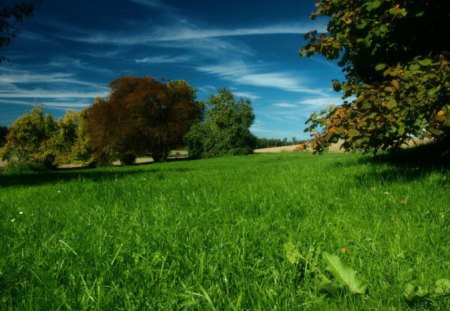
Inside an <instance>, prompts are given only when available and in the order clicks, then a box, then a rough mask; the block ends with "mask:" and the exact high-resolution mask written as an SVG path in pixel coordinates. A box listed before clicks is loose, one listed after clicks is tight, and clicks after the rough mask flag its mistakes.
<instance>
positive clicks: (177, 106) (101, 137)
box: [87, 76, 201, 162]
mask: <svg viewBox="0 0 450 311" xmlns="http://www.w3.org/2000/svg"><path fill="white" fill-rule="evenodd" d="M109 86H110V88H111V94H110V96H109V97H108V98H107V99H103V98H97V99H96V101H95V103H94V104H93V105H92V107H91V108H89V109H88V113H87V118H88V128H89V133H90V137H91V143H92V147H93V148H94V152H95V153H96V154H97V156H98V157H100V158H102V157H109V156H112V157H115V156H118V157H119V158H121V159H122V160H124V162H129V160H127V159H130V155H134V156H136V155H143V154H146V153H150V154H151V156H152V157H153V159H154V160H155V161H165V160H166V159H167V157H168V155H169V152H170V150H171V149H173V148H175V147H178V146H179V145H180V144H181V143H182V140H183V136H184V134H185V133H186V132H187V131H188V130H189V128H190V126H191V125H192V123H193V122H194V121H196V120H198V118H199V117H200V112H201V105H200V103H199V102H197V101H196V93H195V90H194V89H193V88H192V87H191V86H189V84H188V83H187V82H186V81H169V82H168V83H167V84H165V83H162V82H160V81H157V80H155V79H153V78H150V77H134V76H124V77H120V78H118V79H115V80H113V81H112V82H111V83H110V85H109ZM131 162H132V161H131Z"/></svg>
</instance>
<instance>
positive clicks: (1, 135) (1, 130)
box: [0, 126, 8, 147]
mask: <svg viewBox="0 0 450 311" xmlns="http://www.w3.org/2000/svg"><path fill="white" fill-rule="evenodd" d="M7 134H8V127H6V126H0V147H1V146H3V145H4V144H5V143H6V135H7Z"/></svg>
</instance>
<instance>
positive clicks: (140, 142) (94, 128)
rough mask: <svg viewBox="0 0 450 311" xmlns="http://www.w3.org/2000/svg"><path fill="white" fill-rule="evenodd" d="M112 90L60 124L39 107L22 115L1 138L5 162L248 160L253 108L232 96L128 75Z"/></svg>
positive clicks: (41, 164)
mask: <svg viewBox="0 0 450 311" xmlns="http://www.w3.org/2000/svg"><path fill="white" fill-rule="evenodd" d="M109 86H110V89H111V93H110V95H109V96H108V97H107V98H96V99H95V101H94V103H93V104H92V105H91V106H90V107H88V108H87V109H84V110H82V111H80V112H74V111H68V112H67V113H66V114H65V116H64V117H63V118H61V119H59V120H55V119H54V118H53V117H52V116H51V115H49V114H45V113H44V110H43V107H42V106H40V105H38V106H36V107H35V108H34V109H33V110H32V111H30V112H28V113H26V114H25V115H23V116H21V117H20V118H19V119H18V120H16V121H15V122H14V123H13V124H12V125H11V127H10V128H9V129H8V131H7V133H4V135H3V136H4V137H5V145H4V149H3V151H2V157H3V159H5V160H7V161H9V162H10V163H27V164H30V165H32V166H33V167H42V168H47V169H48V168H53V167H56V166H57V165H62V164H68V163H80V164H84V165H105V164H109V163H111V162H112V161H115V160H120V161H121V162H122V163H123V164H125V165H128V164H132V163H133V162H134V161H135V159H136V157H138V156H143V155H150V156H152V157H153V159H154V161H156V162H164V161H166V160H167V158H168V156H169V152H170V151H171V150H173V149H175V148H179V147H184V146H186V147H187V148H188V151H189V155H190V157H191V158H205V157H214V156H222V155H240V154H249V153H251V152H252V151H253V149H254V148H255V146H256V142H257V139H256V137H255V136H253V135H252V133H251V132H250V129H249V128H250V126H251V125H252V123H253V121H254V117H255V116H254V113H253V109H252V105H251V102H250V100H248V99H242V98H240V99H237V98H235V96H234V95H233V93H232V92H231V91H229V90H226V89H221V90H218V92H217V94H215V95H212V96H210V98H209V99H208V101H206V102H202V101H198V100H197V99H196V91H195V90H194V89H193V88H192V87H191V86H190V85H189V84H188V83H187V82H186V81H169V82H167V83H163V82H161V81H158V80H155V79H153V78H150V77H135V76H124V77H120V78H118V79H116V80H114V81H112V82H111V83H110V85H109ZM3 130H6V129H3ZM3 132H6V131H3ZM5 134H6V136H5Z"/></svg>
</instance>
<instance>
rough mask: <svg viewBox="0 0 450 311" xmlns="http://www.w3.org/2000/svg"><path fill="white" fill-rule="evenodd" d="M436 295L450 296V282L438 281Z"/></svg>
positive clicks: (447, 280)
mask: <svg viewBox="0 0 450 311" xmlns="http://www.w3.org/2000/svg"><path fill="white" fill-rule="evenodd" d="M434 293H435V295H436V296H445V295H450V280H449V279H440V280H437V281H436V288H435V289H434Z"/></svg>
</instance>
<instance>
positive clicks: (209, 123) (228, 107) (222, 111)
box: [185, 89, 256, 158]
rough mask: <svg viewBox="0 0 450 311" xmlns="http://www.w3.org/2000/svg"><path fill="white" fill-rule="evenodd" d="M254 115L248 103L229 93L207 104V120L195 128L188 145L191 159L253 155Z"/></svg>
mask: <svg viewBox="0 0 450 311" xmlns="http://www.w3.org/2000/svg"><path fill="white" fill-rule="evenodd" d="M254 118H255V115H254V113H253V109H252V106H251V102H250V100H248V99H243V98H240V99H236V98H235V97H234V95H233V93H232V92H231V91H229V90H226V89H221V90H219V91H218V94H217V95H213V96H211V97H210V98H209V100H208V102H207V104H206V112H205V118H204V120H203V121H202V122H200V123H197V124H195V125H194V126H193V127H192V128H191V131H190V132H189V133H188V134H187V135H186V137H185V141H186V144H187V146H188V149H189V156H190V157H192V158H200V157H203V158H209V157H217V156H223V155H244V154H250V153H252V152H253V149H254V147H255V145H256V138H255V136H253V134H252V133H251V132H250V126H251V125H252V124H253V121H254Z"/></svg>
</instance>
